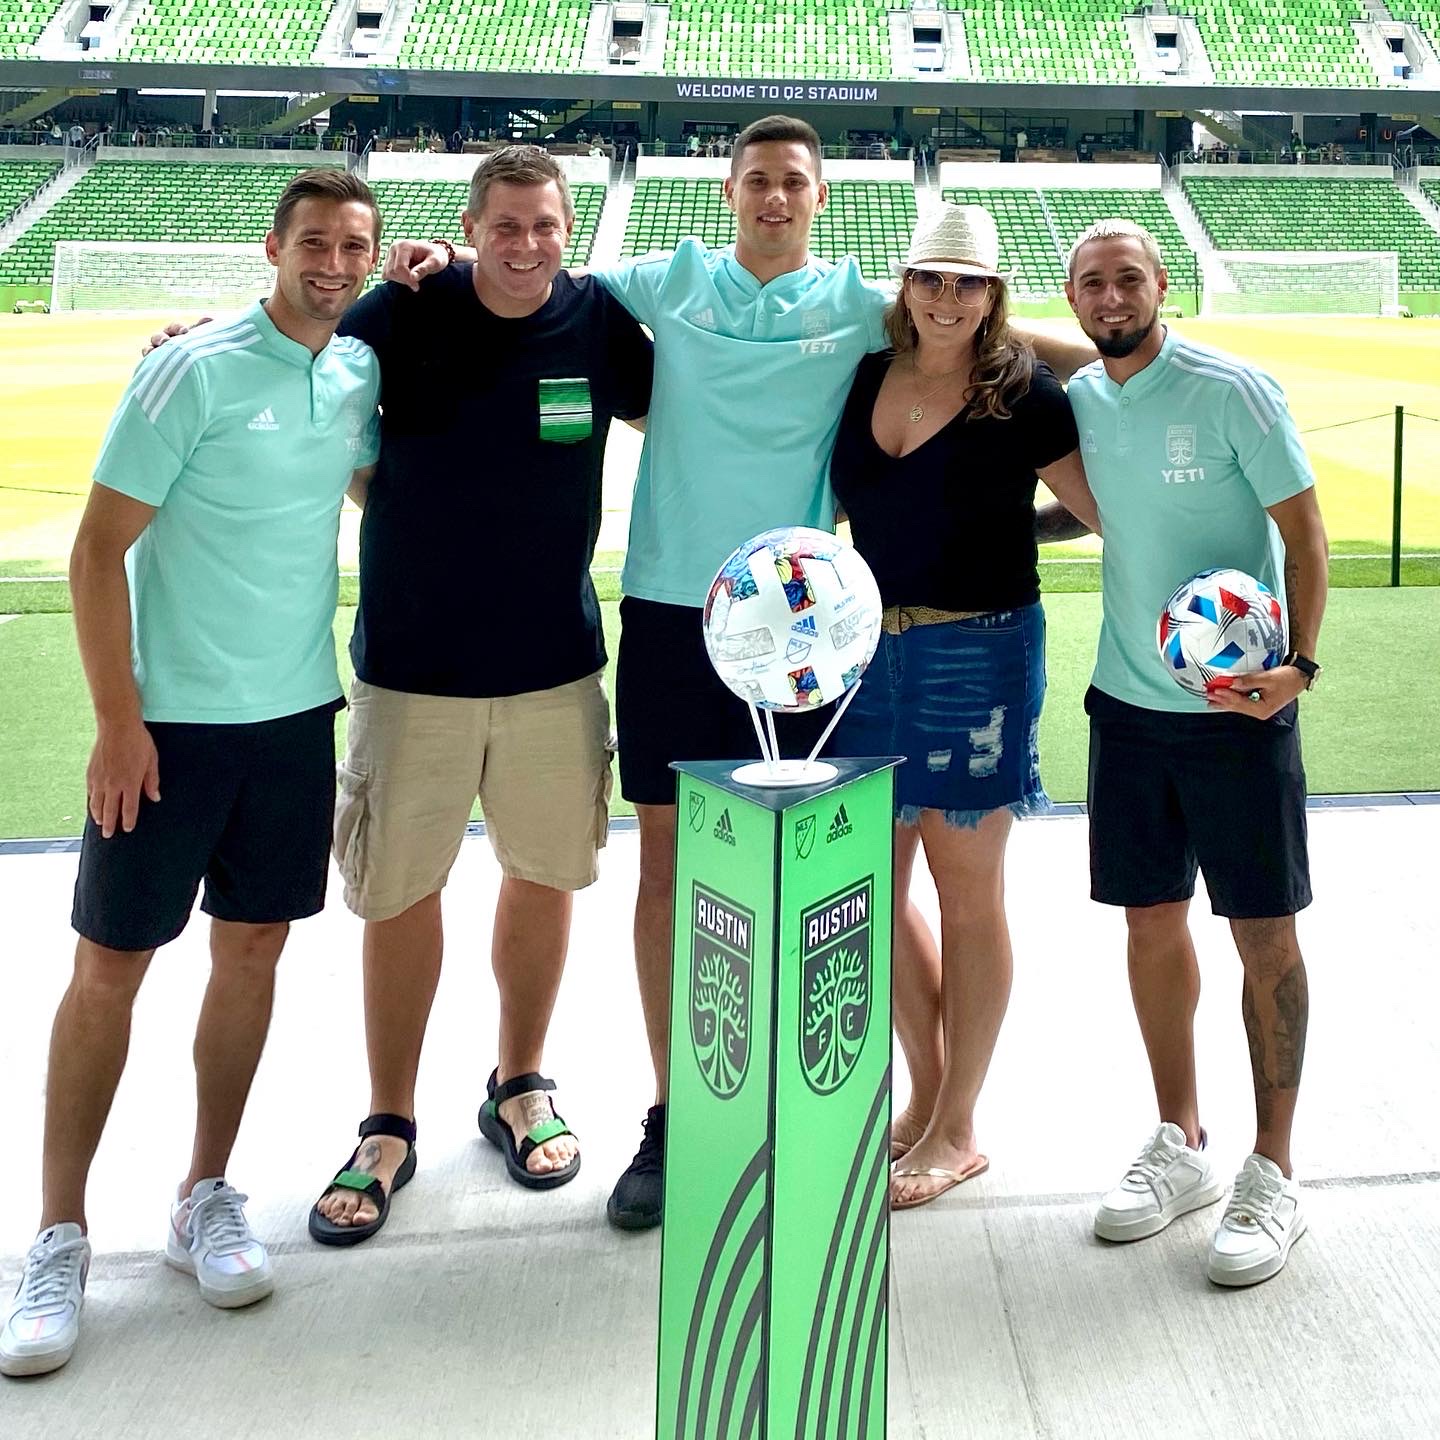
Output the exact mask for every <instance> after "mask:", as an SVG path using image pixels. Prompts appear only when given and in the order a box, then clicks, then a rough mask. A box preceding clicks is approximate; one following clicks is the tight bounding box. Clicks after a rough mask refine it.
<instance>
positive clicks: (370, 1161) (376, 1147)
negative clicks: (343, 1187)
mask: <svg viewBox="0 0 1440 1440" xmlns="http://www.w3.org/2000/svg"><path fill="white" fill-rule="evenodd" d="M379 1165H380V1142H379V1141H378V1140H367V1141H366V1142H365V1143H364V1144H363V1145H362V1146H361V1147H360V1149H359V1150H358V1151H357V1152H356V1155H355V1164H354V1166H353V1167H352V1168H354V1169H356V1170H359V1171H360V1172H361V1173H362V1174H365V1175H371V1174H373V1173H374V1172H375V1171H376V1170H377V1169H378V1168H379Z"/></svg>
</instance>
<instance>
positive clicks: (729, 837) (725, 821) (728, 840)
mask: <svg viewBox="0 0 1440 1440" xmlns="http://www.w3.org/2000/svg"><path fill="white" fill-rule="evenodd" d="M711 833H712V834H713V835H714V836H715V838H716V839H717V840H723V841H724V842H725V844H727V845H733V844H734V843H735V832H734V831H733V830H732V829H731V828H730V810H729V807H728V806H727V807H726V808H725V809H724V810H722V811H721V812H720V818H719V819H718V820H717V821H716V822H715V829H714V830H713V831H712V832H711Z"/></svg>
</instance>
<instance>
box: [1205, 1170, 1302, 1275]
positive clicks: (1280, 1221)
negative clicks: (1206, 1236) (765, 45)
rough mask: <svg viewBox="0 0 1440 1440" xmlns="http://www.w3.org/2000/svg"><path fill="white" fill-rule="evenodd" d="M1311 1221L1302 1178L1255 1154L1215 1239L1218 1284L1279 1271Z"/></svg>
mask: <svg viewBox="0 0 1440 1440" xmlns="http://www.w3.org/2000/svg"><path fill="white" fill-rule="evenodd" d="M1307 1224H1308V1222H1307V1221H1306V1219H1305V1211H1304V1208H1303V1207H1302V1206H1301V1204H1300V1183H1299V1181H1297V1180H1295V1179H1293V1178H1292V1179H1289V1180H1287V1179H1286V1178H1285V1176H1284V1175H1283V1174H1282V1173H1281V1170H1280V1167H1279V1166H1278V1165H1277V1164H1276V1163H1275V1162H1274V1161H1273V1160H1267V1159H1266V1158H1265V1156H1263V1155H1252V1156H1251V1157H1250V1158H1249V1159H1248V1160H1247V1161H1246V1162H1245V1163H1244V1164H1243V1165H1242V1166H1241V1167H1240V1173H1239V1174H1238V1175H1237V1176H1236V1177H1235V1188H1234V1189H1233V1190H1232V1191H1231V1192H1230V1203H1229V1204H1228V1205H1227V1206H1226V1207H1225V1215H1224V1218H1223V1219H1222V1220H1221V1221H1220V1228H1219V1229H1218V1230H1217V1231H1216V1232H1215V1238H1214V1239H1213V1240H1212V1241H1211V1242H1210V1264H1209V1267H1208V1269H1209V1273H1210V1278H1211V1279H1212V1280H1213V1281H1214V1282H1215V1283H1216V1284H1217V1285H1255V1284H1258V1283H1259V1282H1260V1281H1261V1280H1268V1279H1269V1278H1270V1277H1271V1276H1272V1275H1278V1274H1279V1273H1280V1271H1281V1270H1283V1269H1284V1268H1285V1262H1286V1261H1287V1260H1288V1259H1289V1258H1290V1247H1291V1246H1292V1245H1294V1243H1295V1242H1296V1241H1297V1240H1298V1239H1299V1238H1300V1237H1301V1236H1302V1235H1303V1234H1304V1233H1305V1229H1306V1226H1307Z"/></svg>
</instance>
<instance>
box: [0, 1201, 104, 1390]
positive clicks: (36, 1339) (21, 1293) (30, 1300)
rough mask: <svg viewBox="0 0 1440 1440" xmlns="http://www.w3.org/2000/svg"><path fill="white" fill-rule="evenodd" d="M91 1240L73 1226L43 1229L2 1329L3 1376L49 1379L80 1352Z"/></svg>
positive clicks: (0, 1360) (0, 1359) (0, 1366)
mask: <svg viewBox="0 0 1440 1440" xmlns="http://www.w3.org/2000/svg"><path fill="white" fill-rule="evenodd" d="M89 1274H90V1242H89V1241H88V1240H87V1239H86V1238H85V1235H84V1232H83V1231H82V1230H81V1229H80V1227H79V1226H78V1225H74V1224H70V1223H69V1222H67V1223H65V1224H63V1225H52V1226H51V1227H50V1228H49V1229H48V1230H42V1231H41V1232H40V1234H39V1235H38V1236H37V1237H36V1239H35V1243H34V1244H33V1245H32V1246H31V1247H30V1253H29V1254H28V1255H27V1256H26V1257H25V1273H24V1274H23V1275H21V1277H20V1285H19V1287H18V1288H17V1289H16V1291H15V1299H14V1301H13V1303H12V1304H11V1306H10V1309H9V1310H8V1311H7V1312H6V1315H5V1321H4V1324H3V1325H0V1375H44V1374H46V1373H47V1372H48V1371H51V1370H58V1369H59V1368H60V1367H61V1366H62V1365H63V1364H64V1363H65V1362H66V1361H67V1360H68V1359H69V1358H70V1357H71V1355H73V1354H74V1353H75V1342H76V1341H77V1340H78V1339H79V1338H80V1311H81V1310H82V1309H84V1306H85V1281H86V1278H87V1277H88V1276H89Z"/></svg>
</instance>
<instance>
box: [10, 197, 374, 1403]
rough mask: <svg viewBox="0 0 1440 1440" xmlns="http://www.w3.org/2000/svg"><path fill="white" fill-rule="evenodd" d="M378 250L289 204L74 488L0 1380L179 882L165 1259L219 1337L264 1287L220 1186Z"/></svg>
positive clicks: (352, 457) (298, 801) (58, 1302)
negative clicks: (22, 1219) (174, 1127)
mask: <svg viewBox="0 0 1440 1440" xmlns="http://www.w3.org/2000/svg"><path fill="white" fill-rule="evenodd" d="M379 233H380V217H379V213H378V211H377V210H376V207H375V202H374V198H373V197H372V195H371V194H370V191H369V189H368V188H367V187H366V186H365V185H364V183H363V182H361V181H360V180H359V179H357V178H356V177H354V176H352V175H350V174H349V173H347V172H346V171H344V170H339V169H337V170H315V171H308V172H305V173H303V174H301V175H300V176H298V177H297V178H296V179H295V180H294V181H292V182H291V184H290V185H289V186H288V187H287V188H286V190H285V192H284V194H283V195H282V196H281V199H280V202H279V204H278V206H277V208H276V212H275V219H274V225H273V228H272V229H271V231H270V233H269V234H268V235H267V236H266V251H267V254H268V255H269V258H270V262H271V264H272V265H274V266H275V267H276V270H277V277H276V284H275V290H274V293H273V294H272V295H271V296H270V298H269V299H268V300H266V301H264V302H262V303H257V304H255V305H252V306H251V307H250V308H249V309H248V310H246V311H245V312H244V313H243V314H241V315H239V316H238V317H236V318H235V319H233V320H231V321H229V322H228V323H225V324H216V325H211V326H207V327H206V328H204V329H203V330H197V331H196V332H194V333H193V334H191V335H187V336H185V337H184V338H183V339H178V340H175V341H173V342H172V343H171V344H169V345H167V346H165V347H164V349H162V350H159V351H156V352H155V353H153V354H152V355H150V356H149V357H147V358H146V359H145V360H144V361H142V362H141V364H140V367H139V368H138V370H137V371H136V373H135V376H134V379H133V380H132V381H131V383H130V386H129V388H128V389H127V390H126V392H125V395H124V397H123V399H122V400H121V402H120V406H119V409H118V410H117V411H116V413H115V417H114V419H113V420H112V422H111V425H110V429H109V432H108V434H107V435H106V437H105V442H104V445H103V447H102V449H101V452H100V458H99V460H98V461H97V463H96V467H95V485H94V487H93V489H92V491H91V494H90V498H89V503H88V505H87V507H86V511H85V515H84V517H83V519H82V520H81V522H80V530H79V534H78V536H77V538H76V541H75V549H74V553H73V555H72V558H71V567H70V581H71V591H72V596H73V601H74V609H75V626H76V631H77V633H78V637H79V645H80V655H81V659H82V661H83V662H84V666H85V673H86V678H87V680H88V681H89V684H90V691H91V696H92V699H93V701H94V706H95V717H96V731H97V734H96V741H95V748H94V750H93V752H92V754H91V757H90V765H89V769H88V771H87V776H86V783H87V791H88V810H89V814H88V817H87V820H86V827H85V837H84V840H83V842H82V849H81V854H80V869H79V877H78V879H77V882H76V887H75V905H74V913H73V923H74V926H75V929H76V930H77V931H78V932H79V936H80V939H79V942H78V944H77V946H76V952H75V968H74V977H73V979H72V980H71V983H70V987H69V989H68V990H67V992H66V994H65V997H64V999H63V1000H62V1001H61V1003H60V1008H59V1012H58V1014H57V1015H56V1018H55V1025H54V1030H53V1034H52V1038H51V1047H50V1060H49V1072H48V1076H47V1083H46V1116H45V1159H44V1180H43V1201H42V1210H41V1226H40V1233H39V1236H38V1238H37V1239H36V1241H35V1243H34V1245H33V1246H32V1248H31V1250H30V1253H29V1256H28V1257H27V1260H26V1265H25V1271H24V1274H23V1275H22V1276H21V1280H20V1285H19V1288H18V1290H17V1292H16V1295H15V1299H14V1301H13V1303H12V1304H11V1306H10V1307H9V1309H8V1311H7V1312H6V1313H5V1315H4V1319H3V1322H0V1373H4V1374H6V1375H32V1374H40V1373H42V1372H44V1371H48V1370H54V1369H56V1368H58V1367H59V1366H61V1365H63V1364H64V1363H65V1362H66V1361H67V1360H68V1359H69V1358H70V1355H71V1353H72V1352H73V1350H74V1348H75V1344H76V1341H77V1339H78V1335H79V1320H80V1311H81V1308H82V1306H83V1303H84V1287H85V1279H86V1274H87V1271H88V1267H89V1258H90V1246H89V1242H88V1240H87V1238H86V1230H87V1225H86V1215H85V1191H86V1182H87V1178H88V1173H89V1169H90V1164H91V1161H92V1159H93V1157H94V1154H95V1150H96V1147H97V1145H98V1144H99V1141H100V1136H101V1132H102V1130H103V1128H104V1124H105V1119H106V1116H107V1114H108V1113H109V1109H110V1104H111V1101H112V1099H113V1097H114V1094H115V1089H116V1086H117V1085H118V1083H119V1080H120V1075H121V1072H122V1070H123V1069H124V1065H125V1056H126V1049H127V1045H128V1040H129V1031H130V1014H131V1009H132V1006H133V1002H134V999H135V995H136V992H137V991H138V989H139V986H140V983H141V981H142V979H143V978H144V975H145V971H146V968H147V967H148V965H149V962H150V957H151V956H152V955H153V954H154V953H155V951H156V950H157V949H158V948H159V947H160V946H161V945H164V944H166V943H168V942H169V941H171V940H173V939H174V938H175V937H176V936H177V935H179V934H180V932H181V931H182V930H183V929H184V928H185V925H186V923H187V921H188V920H189V918H190V912H191V908H192V907H193V905H194V901H195V897H196V893H197V891H198V890H199V888H200V884H201V881H202V880H203V881H204V887H205V893H204V899H203V901H202V906H203V908H204V909H205V910H206V911H207V912H208V913H209V914H210V916H211V917H212V920H211V935H210V950H211V971H210V982H209V987H208V989H207V991H206V994H205V1000H204V1004H203V1006H202V1009H201V1013H200V1019H199V1024H198V1028H197V1031H196V1036H195V1049H194V1054H195V1070H196V1090H197V1107H196V1108H197V1115H196V1128H195V1137H194V1147H193V1152H192V1156H191V1159H190V1168H189V1170H188V1172H187V1174H186V1178H185V1179H184V1180H183V1181H182V1183H181V1184H180V1186H179V1188H178V1190H177V1192H176V1199H175V1203H174V1204H173V1205H172V1207H171V1211H170V1227H169V1231H168V1235H167V1240H166V1246H165V1258H166V1260H167V1261H168V1262H169V1263H170V1264H171V1265H173V1266H175V1267H176V1268H177V1269H179V1270H182V1271H184V1272H185V1273H187V1274H190V1275H193V1276H194V1277H195V1279H196V1281H197V1282H198V1285H199V1290H200V1295H201V1297H202V1299H204V1300H206V1301H208V1302H209V1303H210V1304H212V1305H216V1306H219V1307H221V1308H225V1309H233V1308H238V1307H240V1306H244V1305H249V1304H251V1303H252V1302H254V1301H256V1300H259V1299H261V1298H262V1297H263V1296H265V1295H267V1294H269V1293H270V1290H271V1288H272V1286H273V1284H274V1279H273V1275H272V1272H271V1267H270V1260H269V1257H268V1255H267V1254H266V1251H265V1247H264V1246H263V1245H262V1244H261V1243H260V1241H259V1240H257V1239H256V1238H255V1237H254V1235H252V1233H251V1231H250V1228H249V1225H248V1223H247V1221H246V1218H245V1213H244V1209H243V1204H244V1201H245V1199H246V1197H245V1196H244V1195H242V1194H240V1193H239V1192H238V1191H237V1190H235V1189H234V1188H233V1187H232V1186H231V1185H229V1184H228V1183H227V1182H226V1180H225V1178H224V1175H225V1168H226V1165H227V1163H228V1161H229V1158H230V1152H231V1148H232V1146H233V1144H234V1141H235V1136H236V1132H237V1131H238V1129H239V1125H240V1119H241V1115H242V1112H243V1110H244V1106H245V1099H246V1096H247V1094H248V1092H249V1089H250V1083H251V1080H252V1078H253V1077H254V1074H255V1069H256V1066H257V1064H258V1062H259V1059H260V1052H261V1049H262V1048H263V1046H264V1042H265V1036H266V1032H267V1030H268V1027H269V1021H270V1007H271V999H272V996H273V991H274V971H275V963H276V961H277V960H278V958H279V955H280V951H281V947H282V946H283V945H284V942H285V937H286V934H287V931H288V929H289V923H290V921H292V920H296V919H299V918H301V917H303V916H307V915H313V914H315V913H316V912H317V911H319V910H320V909H321V908H322V907H323V905H324V902H325V880H326V872H327V863H328V854H329V847H330V828H331V817H332V814H333V810H334V795H335V789H334V763H335V752H334V715H335V712H336V710H338V709H339V708H340V705H341V699H340V694H341V692H340V682H339V676H338V673H337V670H336V664H335V646H334V641H333V638H332V625H333V622H334V616H335V599H336V585H337V571H336V542H337V539H338V534H339V516H340V504H341V501H342V499H343V497H344V494H345V491H346V489H347V487H348V486H350V485H351V484H352V483H353V482H354V481H355V480H356V479H357V478H359V477H363V475H364V473H365V471H366V469H367V467H369V466H370V465H372V464H373V463H374V460H375V458H376V456H377V454H378V452H379V427H378V423H377V416H376V405H377V402H378V399H379V367H378V366H377V364H376V362H375V357H374V355H373V354H372V352H371V351H370V349H369V347H368V346H366V345H364V344H362V343H361V342H360V341H358V340H334V339H332V337H333V334H334V330H335V326H336V324H337V323H338V322H339V319H340V317H341V315H342V314H343V313H344V311H345V307H346V306H347V305H348V304H349V303H350V301H351V300H352V299H353V298H354V297H355V295H356V294H357V293H358V291H359V289H360V286H361V285H362V283H363V282H364V279H365V276H366V275H367V274H368V273H369V271H370V269H371V267H372V266H373V265H374V263H375V258H376V255H377V253H378V241H379Z"/></svg>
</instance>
